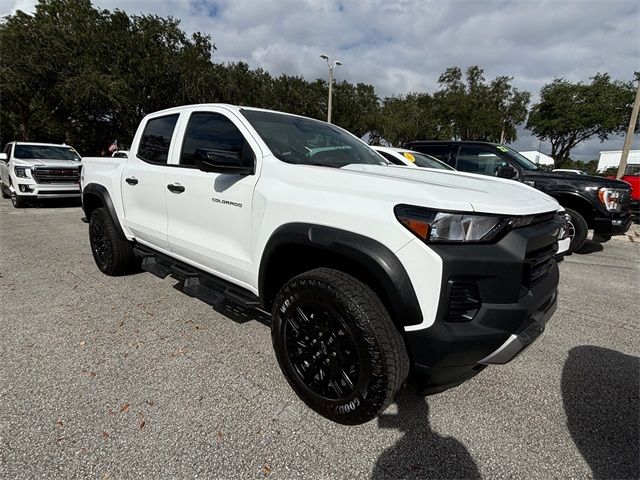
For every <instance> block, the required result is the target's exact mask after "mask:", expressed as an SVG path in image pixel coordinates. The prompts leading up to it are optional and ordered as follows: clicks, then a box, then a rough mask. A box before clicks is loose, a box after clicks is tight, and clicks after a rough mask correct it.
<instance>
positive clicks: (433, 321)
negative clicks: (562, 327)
mask: <svg viewBox="0 0 640 480" xmlns="http://www.w3.org/2000/svg"><path fill="white" fill-rule="evenodd" d="M81 183H82V185H83V191H82V200H83V208H84V212H85V215H86V218H87V220H88V223H89V240H90V245H91V250H92V253H93V257H94V259H95V262H96V264H97V266H98V268H99V269H100V270H101V271H102V272H104V273H105V274H107V275H121V274H125V273H129V272H132V271H134V270H135V269H136V268H137V267H138V268H139V266H141V267H142V269H143V270H146V271H148V272H150V273H153V274H155V275H158V276H160V277H162V278H164V277H166V276H167V275H171V276H173V278H176V279H177V280H178V281H179V282H180V283H179V284H178V286H179V287H181V288H182V290H183V291H184V292H185V293H186V294H188V295H191V296H193V297H196V298H198V299H200V300H203V301H205V302H207V303H209V304H211V305H213V306H220V304H221V302H224V301H231V302H233V303H236V304H240V305H244V306H246V307H255V308H259V309H262V310H264V311H266V312H270V313H271V335H272V341H273V347H274V350H275V354H276V357H277V360H278V363H279V365H280V368H281V370H282V372H283V374H284V376H285V377H286V379H287V381H288V382H289V384H290V385H291V387H292V388H293V390H294V391H295V392H296V394H297V395H298V396H299V397H300V398H301V399H302V400H303V401H304V402H305V403H306V404H307V405H308V406H309V407H311V408H312V409H313V410H315V411H316V412H317V413H319V414H321V415H323V416H325V417H327V418H329V419H332V420H333V421H336V422H339V423H342V424H359V423H363V422H366V421H368V420H371V419H372V418H375V417H376V416H377V415H378V414H379V413H380V412H382V411H383V410H384V409H385V408H386V407H387V406H388V405H389V404H390V403H391V402H392V401H393V400H394V398H395V396H396V394H397V392H398V390H399V389H400V388H401V386H402V385H403V384H404V383H405V381H406V380H407V378H408V376H409V375H411V377H412V379H413V381H414V382H415V383H416V384H417V386H418V391H419V392H420V393H421V394H427V393H435V392H438V391H442V390H444V389H446V388H449V387H452V386H455V385H458V384H460V383H462V382H463V381H464V380H466V379H467V378H470V377H471V376H473V375H474V374H476V373H478V372H479V371H480V370H482V369H483V368H484V367H485V366H486V365H490V364H502V363H506V362H508V361H510V360H511V359H512V358H514V357H515V356H516V355H517V354H518V353H519V352H520V351H522V350H523V349H524V348H525V347H526V346H527V345H529V344H530V343H531V342H533V341H534V340H535V339H536V338H537V337H538V336H539V335H540V334H541V333H542V331H543V330H544V327H545V324H546V322H547V321H548V320H549V318H550V317H551V315H552V314H553V312H554V311H555V309H556V299H557V286H558V266H557V264H556V261H555V260H554V254H555V252H556V249H557V236H558V233H559V229H561V227H562V225H563V221H562V219H561V218H560V217H559V215H558V211H559V209H560V206H559V205H558V203H557V202H556V201H555V200H554V199H552V198H551V197H549V196H547V195H545V194H543V193H542V192H540V191H538V190H536V189H534V188H531V187H529V186H527V185H523V184H520V183H516V182H512V181H509V180H504V179H499V178H498V179H496V178H485V177H480V176H478V175H471V174H466V173H460V172H455V171H450V170H440V171H435V170H428V169H424V170H422V169H407V168H405V167H396V166H388V165H387V164H386V160H385V159H384V158H382V157H380V155H378V154H377V153H375V152H374V151H373V150H371V149H370V148H369V147H368V146H367V145H366V144H365V143H363V142H362V141H361V140H359V139H358V138H356V137H354V136H353V135H351V134H350V133H348V132H346V131H345V130H343V129H341V128H338V127H336V126H334V125H330V124H327V123H324V122H321V121H317V120H312V119H309V118H304V117H299V116H295V115H289V114H285V113H279V112H273V111H267V110H259V109H254V108H244V107H236V106H230V105H222V104H206V105H193V106H183V107H177V108H172V109H168V110H164V111H161V112H156V113H153V114H150V115H147V116H146V117H145V118H144V119H143V120H142V122H141V124H140V127H139V128H138V131H137V132H136V134H135V137H134V139H133V144H132V147H131V151H130V155H129V156H128V157H127V158H124V159H119V158H87V159H85V160H84V167H83V169H82V180H81ZM220 341H224V340H223V339H220Z"/></svg>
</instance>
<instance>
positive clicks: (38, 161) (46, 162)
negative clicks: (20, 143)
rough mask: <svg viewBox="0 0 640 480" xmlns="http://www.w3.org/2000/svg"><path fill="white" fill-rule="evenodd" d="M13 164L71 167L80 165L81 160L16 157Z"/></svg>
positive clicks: (19, 165) (20, 165) (21, 165)
mask: <svg viewBox="0 0 640 480" xmlns="http://www.w3.org/2000/svg"><path fill="white" fill-rule="evenodd" d="M13 164H14V165H16V166H18V167H48V168H69V167H76V168H77V167H79V166H80V165H81V163H80V162H77V161H75V160H52V159H47V158H29V159H25V158H14V159H13Z"/></svg>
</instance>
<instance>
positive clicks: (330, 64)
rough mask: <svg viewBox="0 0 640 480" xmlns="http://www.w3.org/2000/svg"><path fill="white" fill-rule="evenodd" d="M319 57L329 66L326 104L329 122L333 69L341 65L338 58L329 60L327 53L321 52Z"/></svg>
mask: <svg viewBox="0 0 640 480" xmlns="http://www.w3.org/2000/svg"><path fill="white" fill-rule="evenodd" d="M320 58H322V59H324V60H326V61H327V66H328V67H329V102H328V104H327V123H331V103H332V100H333V69H334V68H336V67H337V66H339V65H342V62H341V61H340V60H335V61H334V62H330V61H329V55H325V54H322V55H320Z"/></svg>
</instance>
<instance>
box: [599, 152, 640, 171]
mask: <svg viewBox="0 0 640 480" xmlns="http://www.w3.org/2000/svg"><path fill="white" fill-rule="evenodd" d="M621 158H622V150H606V151H604V152H600V159H599V160H598V171H599V172H602V171H604V170H606V169H607V168H611V167H618V165H620V159H621ZM627 165H640V150H629V156H628V157H627Z"/></svg>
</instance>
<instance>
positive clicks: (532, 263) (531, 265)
mask: <svg viewBox="0 0 640 480" xmlns="http://www.w3.org/2000/svg"><path fill="white" fill-rule="evenodd" d="M557 250H558V246H557V244H555V243H554V244H552V245H549V246H548V247H544V248H541V249H539V250H535V251H533V252H529V253H527V256H526V257H525V268H524V272H523V274H522V284H523V285H524V286H526V287H528V288H531V287H533V286H534V285H536V284H537V283H538V282H540V280H542V279H543V278H544V277H545V275H546V274H547V273H549V270H551V268H552V267H553V264H554V262H555V260H554V259H553V257H554V255H555V254H556V251H557Z"/></svg>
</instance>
